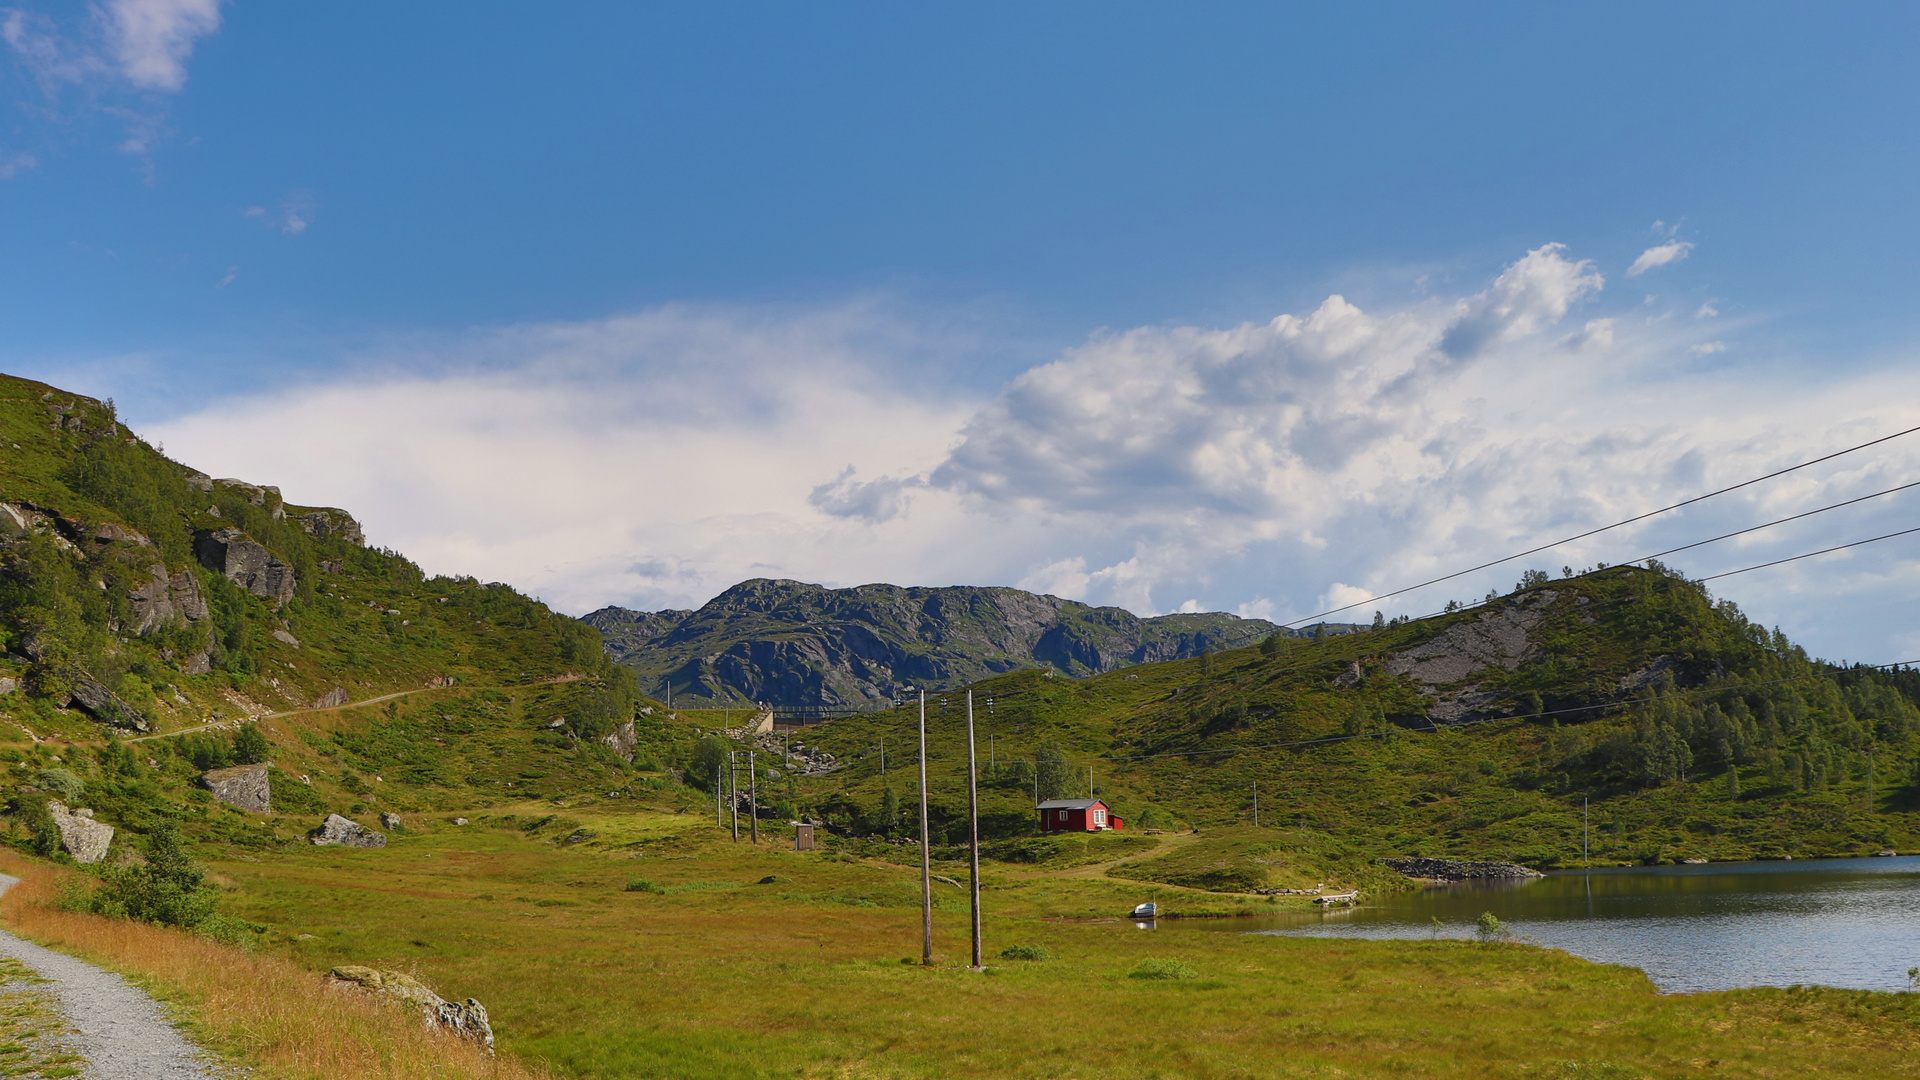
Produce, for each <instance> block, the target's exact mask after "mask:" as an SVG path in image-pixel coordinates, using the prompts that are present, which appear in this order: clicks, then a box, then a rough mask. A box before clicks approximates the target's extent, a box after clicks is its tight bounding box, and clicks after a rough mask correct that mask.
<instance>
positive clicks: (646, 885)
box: [626, 877, 667, 895]
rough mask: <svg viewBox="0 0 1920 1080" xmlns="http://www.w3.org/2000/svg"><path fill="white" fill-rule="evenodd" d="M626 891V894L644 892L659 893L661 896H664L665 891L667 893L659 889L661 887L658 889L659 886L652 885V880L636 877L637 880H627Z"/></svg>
mask: <svg viewBox="0 0 1920 1080" xmlns="http://www.w3.org/2000/svg"><path fill="white" fill-rule="evenodd" d="M626 891H628V892H645V893H660V894H663V895H664V894H665V893H666V891H667V890H665V889H663V888H661V887H660V886H659V885H656V884H654V882H653V880H652V879H651V878H643V877H637V878H629V879H628V880H627V890H626Z"/></svg>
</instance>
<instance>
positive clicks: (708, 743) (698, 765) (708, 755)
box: [687, 735, 727, 791]
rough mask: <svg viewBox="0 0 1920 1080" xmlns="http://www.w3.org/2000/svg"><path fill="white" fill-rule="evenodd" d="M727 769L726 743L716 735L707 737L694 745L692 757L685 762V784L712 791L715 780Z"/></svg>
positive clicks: (723, 782) (721, 781)
mask: <svg viewBox="0 0 1920 1080" xmlns="http://www.w3.org/2000/svg"><path fill="white" fill-rule="evenodd" d="M726 767H727V742H726V740H725V739H722V738H720V737H719V736H718V735H709V736H707V737H706V738H704V739H701V740H700V741H699V742H697V743H695V744H694V747H693V756H692V757H691V758H690V759H689V760H688V761H687V782H688V783H690V784H693V785H695V786H697V787H703V788H706V789H707V790H708V791H712V790H713V785H714V784H715V783H716V782H718V783H721V784H725V783H726V781H724V780H717V778H718V777H719V776H720V774H721V773H722V772H724V771H725V770H726Z"/></svg>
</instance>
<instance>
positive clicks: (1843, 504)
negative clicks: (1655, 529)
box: [1631, 480, 1920, 562]
mask: <svg viewBox="0 0 1920 1080" xmlns="http://www.w3.org/2000/svg"><path fill="white" fill-rule="evenodd" d="M1916 487H1920V480H1915V481H1914V482H1913V483H1911V484H1901V485H1900V486H1899V487H1895V488H1888V489H1887V490H1885V491H1876V492H1874V493H1873V494H1871V495H1862V496H1860V497H1859V498H1857V499H1848V500H1847V501H1846V502H1837V503H1834V504H1833V505H1832V506H1823V507H1821V508H1820V509H1818V510H1809V511H1807V512H1806V513H1804V514H1794V515H1792V516H1790V517H1783V518H1780V519H1779V520H1777V521H1769V522H1767V523H1766V524H1765V525H1755V526H1752V527H1751V528H1746V529H1739V530H1736V531H1734V532H1730V533H1721V534H1720V535H1719V536H1716V537H1714V538H1713V539H1711V540H1696V541H1694V542H1693V543H1691V544H1682V545H1680V546H1679V547H1677V548H1668V549H1667V550H1665V551H1656V552H1654V553H1653V554H1651V555H1642V556H1640V557H1639V558H1637V559H1633V560H1631V561H1632V562H1646V561H1647V560H1648V559H1659V558H1663V557H1665V556H1668V555H1673V554H1676V553H1678V552H1682V551H1691V550H1692V549H1694V548H1697V547H1705V546H1707V545H1708V544H1716V543H1719V542H1720V541H1722V540H1731V539H1733V538H1734V537H1736V536H1745V535H1746V534H1748V533H1750V532H1759V531H1760V530H1761V529H1771V528H1773V527H1774V526H1775V525H1785V524H1786V523H1787V522H1789V521H1799V520H1800V519H1801V518H1810V517H1812V516H1814V515H1815V514H1824V513H1826V512H1827V511H1829V510H1838V509H1840V508H1842V507H1846V506H1852V505H1853V504H1854V503H1863V502H1866V501H1867V500H1868V499H1878V498H1880V497H1881V496H1882V495H1892V494H1895V493H1896V492H1901V491H1905V490H1907V489H1908V488H1916ZM1864 542H1865V541H1863V543H1864Z"/></svg>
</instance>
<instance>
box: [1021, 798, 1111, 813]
mask: <svg viewBox="0 0 1920 1080" xmlns="http://www.w3.org/2000/svg"><path fill="white" fill-rule="evenodd" d="M1096 804H1098V805H1100V806H1105V805H1107V803H1106V800H1104V799H1048V800H1047V801H1046V802H1043V803H1041V804H1040V805H1039V806H1038V807H1036V808H1035V809H1039V810H1089V809H1092V808H1093V807H1094V806H1095V805H1096Z"/></svg>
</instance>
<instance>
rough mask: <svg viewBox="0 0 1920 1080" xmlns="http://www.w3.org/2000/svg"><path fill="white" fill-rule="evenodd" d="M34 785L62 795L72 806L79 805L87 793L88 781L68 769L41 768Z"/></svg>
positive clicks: (34, 779) (42, 789)
mask: <svg viewBox="0 0 1920 1080" xmlns="http://www.w3.org/2000/svg"><path fill="white" fill-rule="evenodd" d="M33 785H34V786H35V787H37V788H39V789H40V790H41V791H50V792H52V793H54V794H55V795H58V796H60V797H61V798H62V799H64V800H66V802H67V804H68V805H70V806H78V805H79V804H80V800H81V798H83V797H84V796H85V795H86V793H87V785H86V783H85V782H84V781H82V780H81V779H80V778H79V777H77V776H75V775H73V773H72V772H70V771H68V770H66V769H41V770H40V773H39V775H37V776H35V777H34V778H33Z"/></svg>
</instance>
